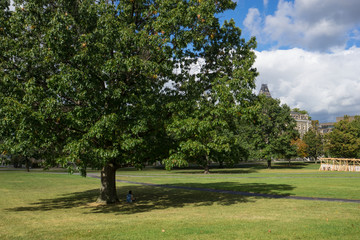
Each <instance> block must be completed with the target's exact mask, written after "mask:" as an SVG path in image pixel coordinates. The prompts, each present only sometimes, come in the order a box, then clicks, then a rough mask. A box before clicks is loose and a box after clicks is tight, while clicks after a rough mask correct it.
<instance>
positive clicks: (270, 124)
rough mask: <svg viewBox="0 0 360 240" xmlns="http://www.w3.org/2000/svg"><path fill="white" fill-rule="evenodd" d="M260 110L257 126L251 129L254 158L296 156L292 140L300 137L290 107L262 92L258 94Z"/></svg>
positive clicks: (267, 158) (269, 163) (286, 157)
mask: <svg viewBox="0 0 360 240" xmlns="http://www.w3.org/2000/svg"><path fill="white" fill-rule="evenodd" d="M258 106H259V107H258V111H257V114H256V116H257V118H256V122H255V127H254V128H253V129H252V130H250V131H251V136H252V139H253V140H252V141H253V144H254V146H255V149H254V150H255V151H254V156H253V157H254V158H259V159H264V160H267V161H268V167H269V168H271V159H273V158H284V159H289V158H291V157H293V156H296V146H295V145H293V144H291V140H294V139H297V138H298V137H299V133H298V131H296V129H295V126H296V122H295V120H294V119H293V118H292V117H291V116H290V112H291V111H290V108H289V107H288V106H287V105H285V104H284V105H281V104H280V101H279V100H278V99H273V98H269V97H266V96H265V95H262V94H260V95H259V96H258Z"/></svg>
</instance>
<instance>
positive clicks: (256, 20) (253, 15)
mask: <svg viewBox="0 0 360 240" xmlns="http://www.w3.org/2000/svg"><path fill="white" fill-rule="evenodd" d="M261 22H262V19H261V16H260V12H259V10H258V9H257V8H250V9H249V11H248V14H247V16H246V18H245V20H244V22H243V24H244V26H245V27H246V28H247V29H249V30H250V34H251V35H252V36H260V35H261V30H262V27H261Z"/></svg>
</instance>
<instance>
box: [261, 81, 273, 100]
mask: <svg viewBox="0 0 360 240" xmlns="http://www.w3.org/2000/svg"><path fill="white" fill-rule="evenodd" d="M260 94H265V96H267V97H269V98H271V94H270V91H269V88H268V86H267V84H261V88H260V91H259V95H260Z"/></svg>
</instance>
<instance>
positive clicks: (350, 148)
mask: <svg viewBox="0 0 360 240" xmlns="http://www.w3.org/2000/svg"><path fill="white" fill-rule="evenodd" d="M326 140H327V143H326V148H327V150H328V152H329V154H330V156H332V157H340V158H359V157H360V116H355V119H354V120H353V121H350V119H349V117H348V116H344V120H341V121H340V122H337V123H335V125H334V129H333V131H332V132H330V133H329V134H327V136H326Z"/></svg>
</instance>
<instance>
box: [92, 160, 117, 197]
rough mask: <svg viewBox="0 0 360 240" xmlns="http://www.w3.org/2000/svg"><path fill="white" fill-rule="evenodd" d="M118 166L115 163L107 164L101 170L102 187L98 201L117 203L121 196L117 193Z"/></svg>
mask: <svg viewBox="0 0 360 240" xmlns="http://www.w3.org/2000/svg"><path fill="white" fill-rule="evenodd" d="M115 177H116V167H115V166H114V164H111V163H109V164H107V165H106V166H105V167H103V169H102V170H101V188H100V196H99V198H98V199H97V202H98V203H107V204H109V203H116V202H119V198H118V197H117V193H116V181H115Z"/></svg>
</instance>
